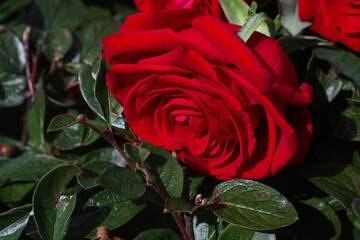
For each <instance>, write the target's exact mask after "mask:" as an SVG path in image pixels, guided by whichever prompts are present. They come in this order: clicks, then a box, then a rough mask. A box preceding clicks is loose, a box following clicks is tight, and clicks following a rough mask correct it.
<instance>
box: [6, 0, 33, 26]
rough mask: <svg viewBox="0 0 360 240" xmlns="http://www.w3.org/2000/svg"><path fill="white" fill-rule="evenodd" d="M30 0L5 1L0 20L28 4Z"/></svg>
mask: <svg viewBox="0 0 360 240" xmlns="http://www.w3.org/2000/svg"><path fill="white" fill-rule="evenodd" d="M30 1H31V0H18V1H16V2H14V1H13V0H7V1H3V2H2V3H1V5H0V22H2V21H3V20H5V19H6V18H7V17H9V16H11V15H12V14H14V13H16V12H17V11H18V10H19V9H21V8H23V7H25V6H26V5H28V4H29V3H30Z"/></svg>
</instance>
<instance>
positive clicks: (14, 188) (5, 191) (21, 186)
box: [0, 182, 35, 206]
mask: <svg viewBox="0 0 360 240" xmlns="http://www.w3.org/2000/svg"><path fill="white" fill-rule="evenodd" d="M34 187H35V183H33V182H30V183H14V184H11V185H7V186H4V187H1V188H0V201H1V202H3V203H5V204H7V205H8V206H16V205H17V204H18V203H19V202H20V201H22V200H23V199H24V198H25V197H26V196H28V194H29V193H31V191H32V190H33V189H34Z"/></svg>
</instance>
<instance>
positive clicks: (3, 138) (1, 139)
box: [0, 135, 25, 148]
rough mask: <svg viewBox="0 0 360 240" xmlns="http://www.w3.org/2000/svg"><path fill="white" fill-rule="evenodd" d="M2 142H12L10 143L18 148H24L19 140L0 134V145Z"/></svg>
mask: <svg viewBox="0 0 360 240" xmlns="http://www.w3.org/2000/svg"><path fill="white" fill-rule="evenodd" d="M2 144H12V145H15V146H17V147H19V148H24V147H25V145H24V143H23V142H21V141H19V140H16V139H12V138H9V137H6V136H1V135H0V145H2Z"/></svg>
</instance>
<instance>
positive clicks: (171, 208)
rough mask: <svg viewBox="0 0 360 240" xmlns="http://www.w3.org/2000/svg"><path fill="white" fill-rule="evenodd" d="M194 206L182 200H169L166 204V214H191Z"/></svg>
mask: <svg viewBox="0 0 360 240" xmlns="http://www.w3.org/2000/svg"><path fill="white" fill-rule="evenodd" d="M192 208H193V205H192V204H191V203H189V202H188V201H185V200H184V199H182V198H169V199H168V200H167V201H166V203H165V208H164V212H165V213H171V212H189V211H191V210H192Z"/></svg>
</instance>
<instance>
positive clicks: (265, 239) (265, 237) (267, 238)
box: [219, 224, 276, 240]
mask: <svg viewBox="0 0 360 240" xmlns="http://www.w3.org/2000/svg"><path fill="white" fill-rule="evenodd" d="M240 236H241V240H276V236H275V233H271V232H259V231H254V230H250V229H246V228H242V227H239V226H235V225H232V224H230V225H229V226H227V227H226V228H225V229H224V231H222V233H221V235H220V237H219V240H238V239H239V237H240Z"/></svg>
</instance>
